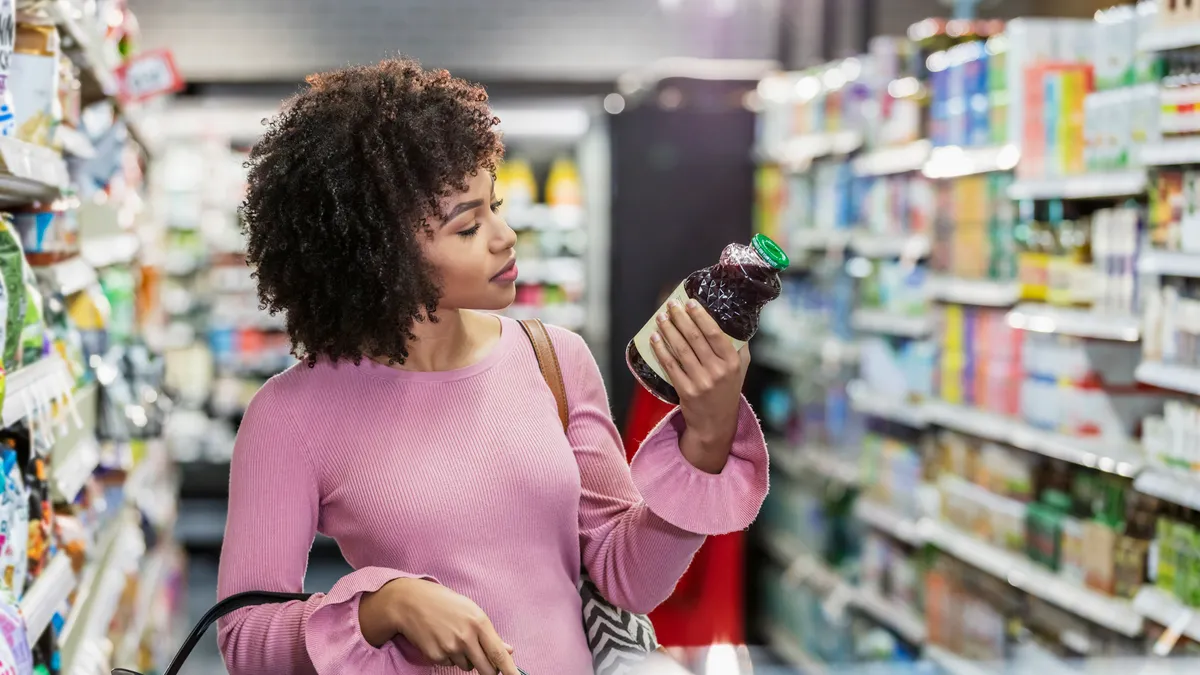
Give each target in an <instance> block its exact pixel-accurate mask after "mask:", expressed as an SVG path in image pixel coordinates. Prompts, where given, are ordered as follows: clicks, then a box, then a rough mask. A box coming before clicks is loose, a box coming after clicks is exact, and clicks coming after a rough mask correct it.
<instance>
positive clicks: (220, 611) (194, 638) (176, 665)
mask: <svg viewBox="0 0 1200 675" xmlns="http://www.w3.org/2000/svg"><path fill="white" fill-rule="evenodd" d="M310 595H311V594H310V593H272V592H269V591H247V592H245V593H238V594H236V595H231V596H229V597H228V598H225V599H224V600H222V601H220V602H218V603H217V604H215V605H213V606H212V609H210V610H208V611H207V612H205V613H204V616H202V617H200V622H199V623H197V624H196V627H195V628H193V629H192V632H191V633H188V636H187V639H186V640H184V641H183V645H182V646H181V647H180V648H179V651H178V652H176V653H175V657H174V658H172V659H171V662H170V663H169V664H167V667H166V669H165V670H163V671H162V675H179V671H180V670H182V669H183V662H184V661H187V657H188V656H190V655H191V653H192V650H193V649H195V648H196V645H197V644H199V643H200V638H202V637H204V633H205V632H206V631H207V630H208V627H209V626H211V625H212V624H213V622H214V621H216V620H217V619H219V618H221V617H223V616H225V615H226V614H228V613H230V612H236V611H238V610H239V609H245V608H246V607H253V606H254V605H268V604H271V603H276V602H292V601H295V600H299V601H301V602H303V601H305V600H308V598H309V597H310ZM520 672H521V675H526V673H525V671H523V670H522V671H520ZM112 675H141V673H139V672H137V671H136V670H129V669H127V668H115V669H113V671H112Z"/></svg>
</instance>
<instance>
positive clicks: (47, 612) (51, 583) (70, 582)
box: [20, 551, 79, 642]
mask: <svg viewBox="0 0 1200 675" xmlns="http://www.w3.org/2000/svg"><path fill="white" fill-rule="evenodd" d="M78 583H79V579H78V578H76V576H75V571H74V570H73V569H71V559H70V558H69V557H67V554H66V553H64V552H62V551H60V552H58V553H57V554H55V556H54V558H53V559H51V560H50V563H49V564H48V565H46V568H45V569H44V570H42V573H41V574H40V575H38V578H37V579H36V580H35V581H34V582H33V585H32V586H30V587H29V589H28V590H27V591H25V596H24V597H22V598H21V603H20V607H21V616H23V617H25V627H26V630H27V631H28V633H29V637H30V642H34V641H36V640H37V638H39V637H41V635H42V633H44V632H45V631H46V628H47V627H48V626H49V625H50V620H51V619H53V618H54V613H55V612H57V611H58V608H59V606H60V605H62V603H64V602H66V600H67V598H68V597H70V595H71V593H73V592H75V586H76V584H78Z"/></svg>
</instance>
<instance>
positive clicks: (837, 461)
mask: <svg viewBox="0 0 1200 675" xmlns="http://www.w3.org/2000/svg"><path fill="white" fill-rule="evenodd" d="M801 458H802V460H803V462H804V466H805V467H807V468H808V469H809V470H811V471H812V472H814V473H817V474H820V475H822V476H824V477H826V478H828V479H830V480H832V481H834V482H835V483H841V484H842V485H858V483H859V482H860V481H861V479H862V477H861V474H860V472H859V470H858V466H856V465H855V464H854V462H850V461H847V460H845V459H842V458H840V457H837V456H836V455H834V454H833V453H832V451H829V450H818V449H808V450H805V451H804V452H803V453H802V454H801Z"/></svg>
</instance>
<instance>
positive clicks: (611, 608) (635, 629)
mask: <svg viewBox="0 0 1200 675" xmlns="http://www.w3.org/2000/svg"><path fill="white" fill-rule="evenodd" d="M579 595H580V597H581V598H583V632H584V633H586V634H587V641H588V647H590V648H591V650H592V667H593V669H594V670H595V672H596V675H631V674H632V673H634V672H635V671H636V669H637V668H638V667H639V666H640V665H641V664H642V662H643V661H645V660H646V657H648V656H649V655H650V654H653V653H654V651H655V650H656V649H658V640H657V639H656V638H655V637H654V626H652V625H651V624H650V619H649V617H647V616H646V615H644V614H634V613H633V612H629V611H626V610H623V609H621V608H619V607H617V606H616V605H613V604H612V603H611V602H609V601H608V600H605V599H604V596H602V595H600V590H599V589H597V588H596V584H595V583H593V582H592V580H591V579H589V578H588V576H587V574H584V575H583V576H582V577H581V578H580V580H579Z"/></svg>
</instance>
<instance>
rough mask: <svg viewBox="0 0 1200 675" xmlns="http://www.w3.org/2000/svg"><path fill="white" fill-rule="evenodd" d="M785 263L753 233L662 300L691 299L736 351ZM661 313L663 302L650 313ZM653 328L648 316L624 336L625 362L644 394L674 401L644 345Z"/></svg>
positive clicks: (753, 328)
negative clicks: (628, 337) (745, 242)
mask: <svg viewBox="0 0 1200 675" xmlns="http://www.w3.org/2000/svg"><path fill="white" fill-rule="evenodd" d="M788 264H789V261H788V257H787V254H786V253H784V252H783V249H781V248H780V247H779V245H778V244H776V243H775V242H774V241H771V239H770V238H769V237H767V236H766V235H763V234H756V235H754V238H753V240H751V243H750V245H749V246H744V245H742V244H730V245H729V246H726V247H725V250H724V251H722V252H721V259H720V260H719V261H717V264H715V265H713V266H711V267H705V268H704V269H701V270H697V271H695V272H692V273H691V274H689V275H688V276H687V278H686V279H684V280H683V282H682V283H680V284H679V286H678V287H677V288H676V289H675V291H674V292H672V293H671V295H670V297H669V298H668V299H667V302H670V301H671V300H676V301H678V302H686V301H687V300H688V299H695V300H696V301H697V302H699V303H700V305H701V306H703V307H704V308H705V309H706V310H708V313H709V314H711V315H712V317H713V319H715V320H716V322H717V325H719V326H720V327H721V330H722V331H724V333H725V334H726V335H728V336H729V339H730V340H732V341H733V344H734V346H735V347H736V348H738V349H741V348H742V346H744V345H745V344H746V342H748V341H749V340H750V338H751V337H753V336H754V333H755V332H757V331H758V316H759V313H760V312H762V308H763V306H765V305H766V304H767V303H768V302H770V301H771V300H774V299H775V298H777V297H779V293H780V291H781V290H782V286H781V284H780V281H779V272H780V271H782V270H784V269H787V266H788ZM664 311H666V303H663V305H662V306H661V307H659V309H658V311H657V312H655V314H654V316H655V317H657V316H658V315H659V314H661V313H662V312H664ZM657 330H658V322H657V320H656V319H655V318H654V317H651V319H650V320H649V321H647V322H646V325H644V326H643V327H642V329H641V330H640V331H638V333H637V335H635V336H634V338H633V340H630V342H629V346H628V347H626V349H625V361H626V364H627V365H628V366H629V370H630V371H631V372H632V373H633V375H634V377H635V378H637V380H638V382H639V383H641V385H642V386H643V387H645V388H646V389H647V390H649V391H650V393H652V394H654V395H655V396H657V397H658V398H659V399H661V400H663V401H666V402H667V403H672V404H678V403H679V394H678V393H677V392H676V391H675V387H674V386H672V384H671V379H670V377H668V375H667V374H666V372H665V371H664V370H663V368H662V366H661V365H660V364H659V363H658V359H657V358H656V357H655V356H654V350H653V348H652V347H651V346H650V336H651V335H653V334H654V333H655V332H656V331H657Z"/></svg>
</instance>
